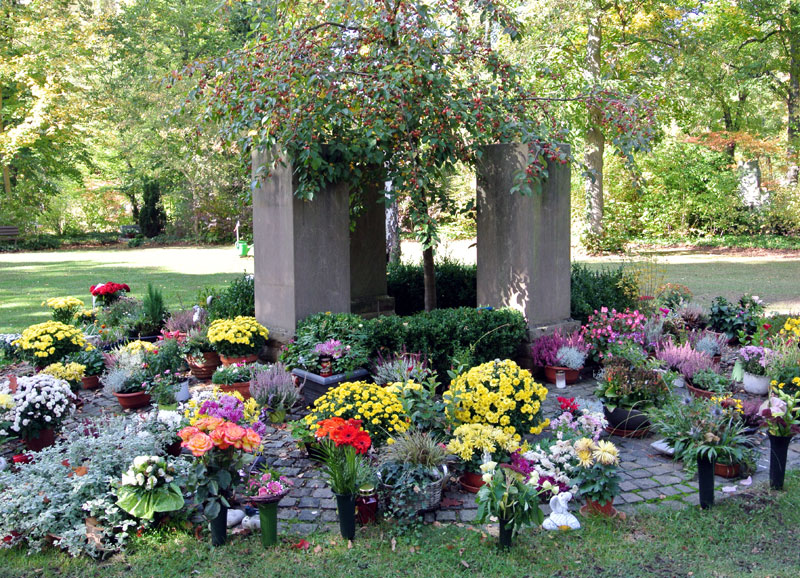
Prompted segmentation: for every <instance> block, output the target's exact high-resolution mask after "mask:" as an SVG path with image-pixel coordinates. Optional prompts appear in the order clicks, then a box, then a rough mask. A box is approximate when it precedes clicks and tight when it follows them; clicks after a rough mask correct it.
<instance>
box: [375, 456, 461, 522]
mask: <svg viewBox="0 0 800 578" xmlns="http://www.w3.org/2000/svg"><path fill="white" fill-rule="evenodd" d="M446 479H447V466H445V465H442V477H440V478H439V479H438V480H436V481H435V482H430V483H429V484H428V485H427V486H425V487H424V488H422V491H421V492H420V493H419V494H418V496H417V503H416V506H417V508H416V510H417V511H418V512H428V511H430V510H435V509H436V508H438V507H439V504H441V503H442V488H443V487H444V481H445V480H446ZM381 489H383V490H384V491H385V492H388V493H391V491H392V490H393V489H394V486H389V485H387V484H381Z"/></svg>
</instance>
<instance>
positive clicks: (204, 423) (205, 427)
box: [194, 417, 225, 432]
mask: <svg viewBox="0 0 800 578" xmlns="http://www.w3.org/2000/svg"><path fill="white" fill-rule="evenodd" d="M224 422H225V420H224V419H222V418H219V417H204V418H203V419H201V420H198V421H197V423H195V424H194V425H195V427H196V428H197V429H199V430H200V431H204V432H209V431H214V430H215V429H217V428H218V427H219V426H221V425H222V424H223V423H224Z"/></svg>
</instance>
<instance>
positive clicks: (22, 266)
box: [0, 241, 800, 333]
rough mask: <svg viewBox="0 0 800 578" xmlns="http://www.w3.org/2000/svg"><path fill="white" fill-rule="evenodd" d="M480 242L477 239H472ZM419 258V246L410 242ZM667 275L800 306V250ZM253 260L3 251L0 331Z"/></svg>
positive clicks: (700, 288) (734, 294) (684, 256)
mask: <svg viewBox="0 0 800 578" xmlns="http://www.w3.org/2000/svg"><path fill="white" fill-rule="evenodd" d="M473 242H474V241H473ZM473 242H468V241H463V242H462V241H456V242H454V245H453V246H454V247H455V250H454V251H452V252H451V254H452V256H453V257H455V258H457V259H462V260H465V261H473V262H474V254H472V253H474V248H472V249H471V251H472V253H470V249H468V246H469V245H470V244H471V243H473ZM403 250H404V252H406V253H405V254H406V255H407V257H408V258H410V259H411V260H413V258H414V256H415V255H416V253H415V252H414V251H415V250H416V247H415V245H414V244H413V243H406V244H404V247H403ZM658 255H659V267H663V269H664V271H665V277H664V278H665V280H666V281H670V282H673V283H682V284H684V285H687V286H688V287H689V288H690V289H691V290H692V291H693V292H694V294H695V296H696V298H697V300H698V301H699V302H701V303H703V304H705V305H708V304H709V303H710V302H711V299H712V298H713V297H715V296H716V295H724V296H726V297H728V298H731V299H733V298H738V297H739V296H740V295H741V294H742V293H745V292H747V293H753V294H756V295H759V296H760V297H761V298H762V299H764V300H765V301H766V302H767V303H768V304H769V305H770V309H772V310H777V311H781V312H800V286H798V279H800V252H798V254H794V253H789V254H774V255H766V256H763V255H760V256H738V255H737V256H732V255H728V254H723V255H713V254H708V253H698V252H696V251H669V250H665V251H661V252H659V253H658ZM580 260H581V261H584V262H588V263H590V264H591V266H593V267H600V266H610V265H616V264H618V263H619V262H620V260H619V258H618V257H603V258H583V257H582V258H581V259H580ZM245 270H246V271H247V272H252V270H253V259H240V258H239V257H238V256H237V255H236V252H235V251H234V250H233V248H232V247H230V248H229V247H226V248H219V247H211V248H209V247H166V248H147V249H97V250H73V251H54V252H39V253H0V333H4V332H12V331H20V330H22V329H23V328H25V327H26V326H28V325H30V324H31V323H37V322H40V321H44V320H46V319H47V318H48V316H49V314H48V311H47V310H46V309H44V308H43V307H41V302H42V301H44V300H45V299H47V298H48V297H56V296H74V297H78V298H81V299H83V300H84V301H85V302H86V303H87V305H88V304H89V303H90V302H91V296H90V295H89V286H90V285H94V284H96V283H100V282H102V281H117V282H120V283H128V284H129V285H131V288H132V289H133V295H139V296H141V295H142V294H143V292H144V290H145V288H146V286H147V282H148V281H149V282H152V283H153V284H155V285H156V286H159V287H161V288H163V290H164V294H165V297H166V298H167V302H168V304H169V305H170V306H172V307H177V306H179V305H181V304H184V305H187V304H191V303H193V302H194V299H195V296H196V295H197V291H198V290H199V289H201V288H203V287H205V286H221V285H224V284H225V283H226V282H228V281H229V280H231V279H233V278H234V277H235V276H236V275H237V274H241V273H242V272H243V271H245Z"/></svg>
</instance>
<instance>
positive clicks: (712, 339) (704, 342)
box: [690, 331, 727, 363]
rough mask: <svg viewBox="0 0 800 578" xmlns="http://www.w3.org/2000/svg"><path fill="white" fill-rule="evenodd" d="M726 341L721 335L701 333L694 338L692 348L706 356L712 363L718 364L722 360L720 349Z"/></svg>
mask: <svg viewBox="0 0 800 578" xmlns="http://www.w3.org/2000/svg"><path fill="white" fill-rule="evenodd" d="M695 335H697V334H695ZM690 336H691V334H690ZM726 341H727V339H726V338H725V335H724V334H723V333H713V332H711V331H703V332H701V334H700V335H699V336H698V337H695V342H694V348H695V349H696V350H697V351H699V352H700V353H704V354H705V355H708V356H709V357H710V358H711V360H712V361H713V362H714V363H719V362H720V361H721V360H722V348H723V347H724V346H725V344H726Z"/></svg>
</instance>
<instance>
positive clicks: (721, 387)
mask: <svg viewBox="0 0 800 578" xmlns="http://www.w3.org/2000/svg"><path fill="white" fill-rule="evenodd" d="M686 387H687V389H688V390H689V391H690V392H691V394H692V395H693V396H695V397H705V398H707V399H711V398H712V397H722V396H725V395H727V394H728V393H729V392H730V389H731V380H730V379H728V378H727V377H725V376H724V375H720V374H719V373H717V372H716V371H714V370H713V369H701V370H700V371H698V372H697V373H695V374H694V375H693V376H692V381H691V382H689V383H687V384H686Z"/></svg>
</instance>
